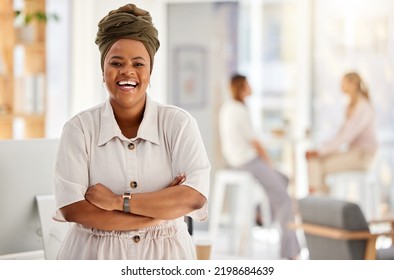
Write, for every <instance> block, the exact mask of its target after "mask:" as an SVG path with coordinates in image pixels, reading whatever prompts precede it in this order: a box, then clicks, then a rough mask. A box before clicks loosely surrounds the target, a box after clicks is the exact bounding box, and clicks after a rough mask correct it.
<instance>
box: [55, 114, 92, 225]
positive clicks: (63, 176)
mask: <svg viewBox="0 0 394 280" xmlns="http://www.w3.org/2000/svg"><path fill="white" fill-rule="evenodd" d="M54 184H55V198H56V213H55V215H54V219H55V220H58V221H65V220H64V217H63V215H62V214H61V213H60V211H59V209H60V208H62V207H63V206H66V205H69V204H72V203H74V202H77V201H81V200H84V199H85V193H86V190H87V188H88V185H89V173H88V154H87V148H86V144H85V137H84V133H83V131H82V129H81V127H79V126H78V122H77V119H72V120H71V121H69V122H68V123H66V124H65V126H64V128H63V132H62V135H61V138H60V142H59V148H58V152H57V157H56V164H55V174H54Z"/></svg>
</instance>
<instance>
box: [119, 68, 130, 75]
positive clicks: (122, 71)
mask: <svg viewBox="0 0 394 280" xmlns="http://www.w3.org/2000/svg"><path fill="white" fill-rule="evenodd" d="M132 73H133V68H131V67H122V68H121V69H119V74H121V75H125V76H131V75H132Z"/></svg>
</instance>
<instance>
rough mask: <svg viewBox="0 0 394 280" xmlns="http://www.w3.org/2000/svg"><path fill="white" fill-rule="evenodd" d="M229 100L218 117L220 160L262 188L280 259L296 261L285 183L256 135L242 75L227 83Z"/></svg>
mask: <svg viewBox="0 0 394 280" xmlns="http://www.w3.org/2000/svg"><path fill="white" fill-rule="evenodd" d="M230 90H231V94H232V98H231V99H230V100H228V101H227V102H226V103H224V104H223V105H222V106H221V108H220V113H219V128H220V129H219V130H220V138H221V144H222V152H223V156H224V158H225V160H226V163H227V164H228V165H229V166H230V167H231V168H233V169H235V170H245V171H249V172H250V173H251V174H252V175H253V176H254V177H255V178H256V179H257V181H258V182H259V183H260V185H261V186H262V187H263V188H264V191H265V193H266V194H267V196H268V198H269V201H270V206H271V210H272V215H273V218H274V220H275V221H277V222H278V223H279V224H280V227H281V240H280V256H281V258H283V259H296V258H298V257H299V253H300V245H299V243H298V240H297V236H296V234H295V231H294V230H291V229H289V228H288V224H289V223H291V222H294V220H295V217H294V212H293V202H292V200H291V198H290V196H289V194H288V193H287V187H288V184H289V179H288V178H287V176H286V175H284V174H283V173H281V172H280V171H279V170H277V169H276V168H275V167H274V166H273V165H274V164H273V162H272V160H271V159H270V157H269V155H268V152H267V151H266V150H265V148H264V146H263V144H262V143H261V142H260V140H259V138H258V136H257V135H256V133H255V131H254V128H253V125H252V120H251V118H250V115H249V110H248V108H247V106H246V104H245V100H246V98H247V97H248V96H250V95H251V94H252V90H251V87H250V85H249V82H248V80H247V78H246V76H244V75H240V74H234V75H233V76H232V77H231V80H230Z"/></svg>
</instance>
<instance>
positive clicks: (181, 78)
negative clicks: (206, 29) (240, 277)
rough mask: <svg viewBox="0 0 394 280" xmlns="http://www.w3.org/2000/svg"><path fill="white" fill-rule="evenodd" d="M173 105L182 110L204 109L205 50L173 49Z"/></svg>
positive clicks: (183, 47) (186, 47) (185, 47)
mask: <svg viewBox="0 0 394 280" xmlns="http://www.w3.org/2000/svg"><path fill="white" fill-rule="evenodd" d="M173 57H174V66H175V69H174V70H175V71H174V103H175V105H177V106H179V107H182V108H195V107H204V106H205V103H206V96H205V94H206V84H207V81H206V77H205V73H206V71H207V70H206V69H204V64H205V63H206V61H207V59H206V50H205V49H204V48H203V47H201V46H181V47H177V48H175V49H174V56H173Z"/></svg>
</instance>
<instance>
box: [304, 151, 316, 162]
mask: <svg viewBox="0 0 394 280" xmlns="http://www.w3.org/2000/svg"><path fill="white" fill-rule="evenodd" d="M305 157H306V159H307V160H310V159H312V158H317V157H319V153H318V152H317V151H316V150H311V151H307V152H306V153H305Z"/></svg>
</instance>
